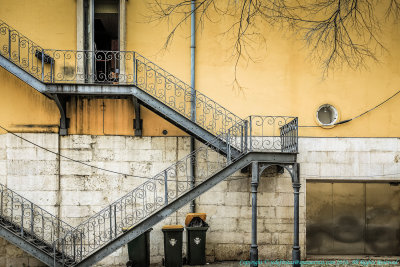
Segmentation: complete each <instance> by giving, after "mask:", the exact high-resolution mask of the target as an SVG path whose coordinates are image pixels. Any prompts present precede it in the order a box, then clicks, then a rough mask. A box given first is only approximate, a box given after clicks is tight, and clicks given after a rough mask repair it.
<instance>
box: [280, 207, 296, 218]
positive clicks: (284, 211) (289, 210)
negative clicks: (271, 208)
mask: <svg viewBox="0 0 400 267" xmlns="http://www.w3.org/2000/svg"><path fill="white" fill-rule="evenodd" d="M293 216H294V211H293V207H276V217H277V218H293Z"/></svg>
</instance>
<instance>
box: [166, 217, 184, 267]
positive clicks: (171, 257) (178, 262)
mask: <svg viewBox="0 0 400 267" xmlns="http://www.w3.org/2000/svg"><path fill="white" fill-rule="evenodd" d="M162 231H163V233H164V257H165V260H164V265H165V267H181V266H182V264H183V262H182V239H183V238H182V236H183V226H182V225H165V226H163V228H162Z"/></svg>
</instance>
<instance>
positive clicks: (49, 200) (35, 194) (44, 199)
mask: <svg viewBox="0 0 400 267" xmlns="http://www.w3.org/2000/svg"><path fill="white" fill-rule="evenodd" d="M16 191H17V193H18V194H20V195H21V196H23V197H24V198H26V199H28V200H29V201H32V202H33V203H35V204H37V205H39V206H52V205H55V204H56V203H57V199H58V193H57V191H24V190H16Z"/></svg>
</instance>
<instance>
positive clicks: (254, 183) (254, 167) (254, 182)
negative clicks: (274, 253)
mask: <svg viewBox="0 0 400 267" xmlns="http://www.w3.org/2000/svg"><path fill="white" fill-rule="evenodd" d="M251 176H252V177H251V248H250V261H251V262H252V263H251V265H250V266H251V267H255V266H258V265H257V264H255V262H257V261H258V245H257V188H258V181H259V172H258V162H252V163H251ZM253 263H254V264H253Z"/></svg>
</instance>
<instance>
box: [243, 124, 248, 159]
mask: <svg viewBox="0 0 400 267" xmlns="http://www.w3.org/2000/svg"><path fill="white" fill-rule="evenodd" d="M248 128H249V122H248V121H247V120H245V121H244V153H247V150H248V147H247V138H248V136H247V131H248Z"/></svg>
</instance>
